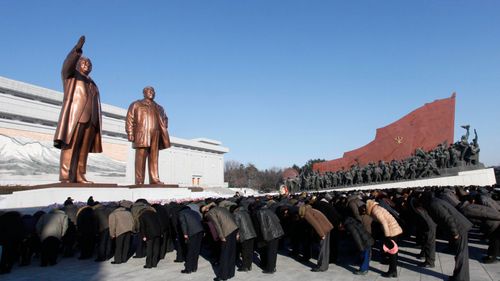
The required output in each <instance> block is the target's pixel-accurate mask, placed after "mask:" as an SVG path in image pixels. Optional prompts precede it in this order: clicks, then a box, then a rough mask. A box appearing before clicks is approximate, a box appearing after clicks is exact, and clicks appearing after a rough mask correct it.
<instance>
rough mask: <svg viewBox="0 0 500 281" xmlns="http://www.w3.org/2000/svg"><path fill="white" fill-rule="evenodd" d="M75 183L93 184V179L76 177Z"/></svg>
mask: <svg viewBox="0 0 500 281" xmlns="http://www.w3.org/2000/svg"><path fill="white" fill-rule="evenodd" d="M76 182H77V183H84V184H93V183H94V182H93V181H88V180H87V179H78V180H76Z"/></svg>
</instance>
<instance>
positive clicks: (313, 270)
mask: <svg viewBox="0 0 500 281" xmlns="http://www.w3.org/2000/svg"><path fill="white" fill-rule="evenodd" d="M311 271H312V272H323V271H326V269H321V268H319V267H315V268H313V269H311Z"/></svg>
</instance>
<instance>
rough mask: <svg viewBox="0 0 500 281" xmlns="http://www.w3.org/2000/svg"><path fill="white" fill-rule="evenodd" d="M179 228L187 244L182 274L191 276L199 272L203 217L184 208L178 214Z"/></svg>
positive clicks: (186, 207)
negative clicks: (190, 274)
mask: <svg viewBox="0 0 500 281" xmlns="http://www.w3.org/2000/svg"><path fill="white" fill-rule="evenodd" d="M178 220H179V226H180V230H181V231H182V236H183V238H184V242H185V244H186V256H185V260H186V261H185V263H184V269H183V270H181V273H186V274H189V273H191V272H196V271H197V270H198V257H199V255H200V248H201V240H202V239H203V225H202V224H201V216H200V215H199V214H198V213H197V212H195V211H193V210H192V209H191V208H189V207H188V206H184V207H182V209H181V211H180V212H179V214H178Z"/></svg>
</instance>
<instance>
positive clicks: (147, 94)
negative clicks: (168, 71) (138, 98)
mask: <svg viewBox="0 0 500 281" xmlns="http://www.w3.org/2000/svg"><path fill="white" fill-rule="evenodd" d="M142 93H143V94H144V98H145V99H148V100H154V98H155V89H154V88H153V87H151V86H147V87H145V88H144V89H143V90H142Z"/></svg>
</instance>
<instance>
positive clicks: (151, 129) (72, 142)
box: [54, 36, 170, 185]
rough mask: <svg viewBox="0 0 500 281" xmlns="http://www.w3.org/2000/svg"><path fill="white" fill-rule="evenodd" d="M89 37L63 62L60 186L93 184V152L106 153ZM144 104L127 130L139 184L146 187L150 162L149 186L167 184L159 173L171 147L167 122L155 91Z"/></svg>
mask: <svg viewBox="0 0 500 281" xmlns="http://www.w3.org/2000/svg"><path fill="white" fill-rule="evenodd" d="M84 44H85V36H81V37H80V39H79V40H78V42H77V43H76V45H75V47H73V49H71V51H70V52H69V54H68V55H67V57H66V59H65V60H64V63H63V67H62V71H61V75H62V81H63V86H64V97H63V105H62V108H61V112H60V115H59V121H58V124H57V128H56V132H55V135H54V146H55V147H56V148H59V149H61V157H60V168H59V181H60V182H61V183H82V184H92V182H91V181H89V180H87V178H86V177H85V174H86V168H87V159H88V154H89V153H101V152H102V141H101V132H102V116H101V102H100V98H99V89H98V88H97V85H96V84H95V83H94V81H93V80H92V78H90V76H89V74H90V72H91V71H92V62H91V61H90V59H88V58H86V57H84V56H82V54H83V50H82V48H83V45H84ZM143 94H144V99H142V100H138V101H135V102H133V103H132V104H131V105H130V107H129V110H128V112H127V120H126V126H125V130H126V132H127V136H128V140H129V141H131V142H132V146H133V148H134V149H135V150H136V153H135V184H137V185H142V184H144V174H145V167H146V160H147V161H148V170H149V183H150V184H163V183H162V182H161V181H160V178H159V174H158V156H159V150H161V149H165V148H168V147H170V137H169V134H168V131H167V128H168V119H167V116H166V114H165V111H164V110H163V107H161V106H160V105H159V104H157V103H156V102H155V101H154V97H155V90H154V88H153V87H145V88H144V90H143Z"/></svg>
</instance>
